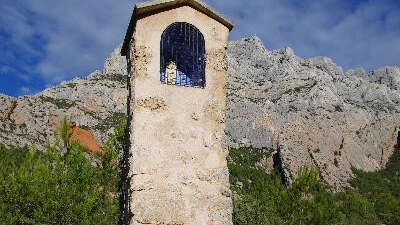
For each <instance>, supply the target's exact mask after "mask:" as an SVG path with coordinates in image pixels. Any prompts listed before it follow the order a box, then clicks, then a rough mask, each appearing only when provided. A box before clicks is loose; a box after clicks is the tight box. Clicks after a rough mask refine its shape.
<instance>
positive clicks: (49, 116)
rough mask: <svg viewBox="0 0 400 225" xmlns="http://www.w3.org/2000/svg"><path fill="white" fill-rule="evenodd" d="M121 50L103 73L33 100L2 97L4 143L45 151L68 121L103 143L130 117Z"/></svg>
mask: <svg viewBox="0 0 400 225" xmlns="http://www.w3.org/2000/svg"><path fill="white" fill-rule="evenodd" d="M117 52H118V48H117V49H116V50H115V51H114V52H113V53H112V54H111V55H110V57H109V58H107V60H106V63H105V65H104V69H103V72H100V71H95V72H93V73H92V74H90V75H89V76H87V77H81V78H75V79H73V80H71V81H66V82H63V83H61V84H60V85H58V86H56V87H52V88H49V89H46V90H44V91H42V92H40V93H38V94H36V95H33V96H22V97H18V98H13V97H9V96H5V95H0V142H1V143H4V144H6V145H22V146H24V145H31V144H35V145H37V146H38V147H39V148H43V146H45V144H46V143H47V141H50V142H53V143H54V141H55V133H56V132H57V129H58V126H59V124H60V121H61V120H62V119H63V118H64V117H68V118H70V119H71V121H74V122H75V123H76V124H77V125H78V126H81V127H87V128H90V129H91V130H93V132H94V134H95V137H96V139H97V140H98V141H99V142H100V143H101V142H104V141H105V138H106V137H107V136H108V135H107V134H108V133H110V132H112V127H113V126H114V123H116V121H117V119H118V118H119V117H121V116H124V114H126V96H127V93H128V92H127V90H126V78H127V76H126V63H125V64H123V63H121V61H123V60H124V58H123V57H120V56H119V54H118V53H117Z"/></svg>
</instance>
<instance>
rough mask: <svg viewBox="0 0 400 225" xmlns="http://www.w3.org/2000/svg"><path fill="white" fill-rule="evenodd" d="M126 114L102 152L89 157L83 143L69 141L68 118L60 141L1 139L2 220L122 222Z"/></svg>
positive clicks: (0, 191) (49, 222) (24, 221)
mask: <svg viewBox="0 0 400 225" xmlns="http://www.w3.org/2000/svg"><path fill="white" fill-rule="evenodd" d="M125 126H126V119H124V120H123V121H122V122H121V123H120V124H119V125H118V126H117V127H116V129H115V133H114V134H113V135H112V136H111V137H110V138H109V141H108V143H107V144H106V145H105V149H106V152H105V154H104V155H103V156H91V157H95V158H96V157H97V158H96V159H95V160H90V159H89V158H90V157H88V154H87V153H86V151H85V149H83V148H82V147H81V146H80V145H79V144H77V143H69V135H70V134H69V133H68V127H69V121H68V120H67V119H64V121H63V122H62V126H61V129H60V136H61V138H62V140H64V142H65V147H66V148H67V153H66V154H64V155H63V154H62V153H61V152H63V151H62V149H63V147H64V146H61V145H60V144H59V141H58V142H57V143H56V144H54V145H50V144H49V145H48V146H47V148H46V151H44V152H40V151H38V150H36V149H35V148H27V147H25V148H8V147H5V146H4V145H0V196H1V198H0V224H10V225H11V224H58V225H59V224H85V225H86V224H107V225H109V224H118V221H119V217H120V209H119V176H120V169H119V166H118V156H119V152H120V151H121V148H122V145H123V144H122V141H123V134H124V132H123V131H124V128H125Z"/></svg>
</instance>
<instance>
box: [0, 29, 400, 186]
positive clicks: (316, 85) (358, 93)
mask: <svg viewBox="0 0 400 225" xmlns="http://www.w3.org/2000/svg"><path fill="white" fill-rule="evenodd" d="M119 52H120V49H119V48H117V49H115V50H114V51H113V52H112V54H111V55H110V57H109V58H108V59H107V60H106V62H105V66H104V69H103V71H102V72H100V71H96V72H94V73H92V74H91V75H89V76H88V77H84V78H76V79H74V80H71V81H68V82H63V83H61V84H60V85H58V86H57V87H53V88H49V89H46V90H44V91H43V92H41V93H39V94H37V95H34V96H22V97H19V98H13V97H9V96H5V95H0V102H1V104H0V142H3V143H5V144H8V145H25V144H28V145H30V144H32V143H34V144H36V145H38V146H43V145H44V144H45V143H46V140H54V138H55V137H54V132H55V130H56V129H57V124H58V123H59V121H60V120H61V119H62V118H63V117H64V116H68V117H70V119H71V120H72V121H74V122H76V124H77V125H78V126H81V127H82V126H83V127H88V128H90V129H91V130H93V132H94V135H95V137H96V139H97V140H98V141H99V142H100V143H102V142H104V141H105V138H106V136H107V133H110V132H112V128H111V127H112V126H113V123H114V122H115V121H116V118H117V117H120V116H124V114H125V113H126V95H127V93H128V92H127V90H126V79H127V77H126V61H125V59H124V58H123V57H120V56H119ZM228 73H229V76H228V103H227V104H228V110H227V116H226V125H227V127H226V136H227V142H228V144H229V146H231V147H238V146H253V147H255V148H260V149H264V151H269V152H276V155H275V157H274V158H275V159H276V160H275V163H277V164H279V166H280V167H281V170H282V174H283V177H284V178H285V179H286V181H288V182H290V181H291V180H292V179H293V178H294V177H296V174H297V172H298V171H299V169H300V168H301V167H302V166H304V165H311V166H316V167H318V168H319V169H320V176H321V178H322V179H323V180H324V181H325V182H326V183H327V184H329V185H331V186H332V188H333V189H335V190H341V189H342V188H344V187H346V186H347V185H348V179H349V178H350V177H351V176H352V168H357V169H362V170H365V171H371V170H377V169H380V168H382V167H384V166H385V164H386V162H387V161H388V158H389V157H390V155H391V153H392V151H393V146H394V145H395V144H396V143H397V142H398V139H400V137H399V132H400V68H399V67H384V68H381V69H377V70H374V71H371V72H368V73H367V72H365V71H364V70H362V69H356V70H349V71H347V72H344V71H343V70H342V68H340V67H339V66H337V65H335V64H334V63H333V62H332V60H331V59H329V58H326V57H315V58H311V59H301V58H299V57H297V56H296V55H295V54H294V51H293V50H292V49H290V48H284V49H280V50H275V51H270V50H268V49H266V48H265V47H264V45H263V44H262V42H261V41H260V40H259V39H258V38H257V37H249V38H244V39H241V40H238V41H232V42H231V43H230V44H229V46H228ZM268 162H269V164H271V160H268ZM269 169H270V168H269Z"/></svg>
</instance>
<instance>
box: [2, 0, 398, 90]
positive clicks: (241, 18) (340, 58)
mask: <svg viewBox="0 0 400 225" xmlns="http://www.w3.org/2000/svg"><path fill="white" fill-rule="evenodd" d="M4 1H6V2H4ZM204 1H205V2H206V3H208V4H210V5H211V6H213V7H214V8H216V9H217V10H218V11H220V12H222V13H224V14H226V15H227V16H228V17H229V18H231V19H232V20H233V21H234V23H235V24H236V27H235V28H234V30H233V31H232V33H231V38H230V39H231V40H234V39H238V38H241V37H244V36H247V35H253V34H255V35H257V36H259V37H260V38H261V39H262V40H263V42H264V44H265V46H266V47H267V48H268V49H277V48H281V47H285V46H290V47H292V48H293V49H294V51H295V53H296V54H297V55H299V56H301V57H304V58H307V57H313V56H319V55H324V56H328V57H331V58H332V59H333V60H334V61H335V62H336V63H337V64H338V65H340V66H342V67H343V68H344V69H350V68H355V67H363V68H365V69H366V70H371V69H374V68H378V67H381V66H385V65H391V66H394V65H397V66H400V0H374V1H372V0H319V1H316V0H301V1H300V0H246V1H244V0H234V1H232V0H204ZM136 2H137V1H132V0H84V1H82V0H57V1H54V0H13V1H11V0H3V2H2V4H0V51H1V57H0V93H5V94H8V95H13V96H20V95H24V94H34V93H37V92H39V91H41V90H43V89H44V88H46V87H49V86H53V85H55V84H57V83H59V82H61V81H63V80H69V79H71V78H73V77H76V76H85V75H88V74H89V73H90V72H92V71H94V70H95V69H101V68H102V66H103V62H104V59H105V58H106V57H107V55H108V54H109V53H110V52H111V51H112V49H114V48H115V47H116V46H117V45H118V44H119V43H121V42H122V40H123V37H124V34H125V30H126V27H127V25H128V22H129V18H130V14H131V10H132V7H133V4H134V3H136Z"/></svg>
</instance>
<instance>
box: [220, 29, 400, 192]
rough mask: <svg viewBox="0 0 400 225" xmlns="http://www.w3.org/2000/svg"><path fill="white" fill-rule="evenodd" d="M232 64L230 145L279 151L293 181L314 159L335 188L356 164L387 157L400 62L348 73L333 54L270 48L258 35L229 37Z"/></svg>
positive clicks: (397, 121) (399, 118) (398, 115)
mask: <svg viewBox="0 0 400 225" xmlns="http://www.w3.org/2000/svg"><path fill="white" fill-rule="evenodd" d="M228 64H229V76H228V77H229V80H228V118H227V129H226V133H227V135H228V137H229V139H228V140H229V145H230V146H234V147H235V146H240V145H246V146H253V147H256V148H268V149H270V150H271V151H274V150H277V151H278V154H279V157H280V159H281V163H282V165H281V166H282V169H283V173H284V177H285V179H287V181H289V182H290V181H291V180H292V179H293V178H294V177H295V176H296V175H297V172H298V171H299V169H300V167H301V166H304V165H314V166H316V167H318V168H319V169H320V175H321V178H322V179H323V180H324V181H325V182H326V183H327V184H329V185H331V186H332V187H333V189H336V190H340V189H342V188H343V187H345V186H346V185H347V184H348V182H347V181H348V179H349V178H350V177H351V176H352V171H351V168H352V167H355V168H358V169H362V170H365V171H371V170H376V169H380V168H382V167H383V166H384V165H385V163H386V162H387V160H388V157H389V156H390V155H391V153H392V151H393V146H394V145H395V144H396V138H397V134H398V132H397V131H398V130H399V129H400V92H399V91H398V88H397V87H398V83H396V82H397V77H398V68H389V69H388V68H384V69H379V70H376V71H375V72H371V73H369V74H368V76H367V75H366V74H365V72H364V71H363V70H352V71H349V72H348V73H347V74H344V72H343V70H342V69H341V68H340V67H338V66H336V65H335V64H334V63H333V62H332V60H331V59H329V58H326V57H315V58H311V59H301V58H299V57H297V56H296V55H295V54H294V53H293V50H291V49H290V48H285V49H281V50H276V51H268V50H267V49H265V48H264V47H263V45H262V43H261V41H260V40H259V39H258V38H257V37H250V38H245V39H242V40H239V41H233V42H231V43H230V45H229V47H228ZM387 75H390V76H387ZM371 81H372V82H371ZM379 83H382V84H379Z"/></svg>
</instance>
